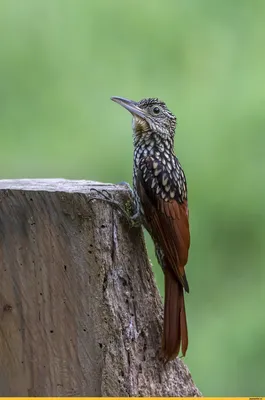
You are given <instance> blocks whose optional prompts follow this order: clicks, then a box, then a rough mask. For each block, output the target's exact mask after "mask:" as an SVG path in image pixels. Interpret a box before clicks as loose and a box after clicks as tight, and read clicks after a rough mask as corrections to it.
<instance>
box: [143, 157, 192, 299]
mask: <svg viewBox="0 0 265 400" xmlns="http://www.w3.org/2000/svg"><path fill="white" fill-rule="evenodd" d="M154 162H155V167H156V170H157V168H160V171H161V172H160V173H159V174H157V175H156V178H157V182H155V181H154V179H155V178H154V176H155V175H154V168H153V167H154ZM165 174H168V178H169V179H171V180H170V181H169V180H167V186H168V185H169V184H170V185H171V189H170V191H171V193H172V192H173V190H174V192H175V196H174V198H169V196H166V197H165V198H164V199H163V197H162V196H161V194H162V193H163V178H164V181H165V179H166V178H165ZM166 177H167V176H166ZM152 182H155V183H156V184H155V183H153V188H152ZM184 184H186V183H185V181H184ZM158 185H160V188H158V187H159V186H158ZM178 185H179V182H177V180H176V179H174V174H173V175H172V174H170V173H169V171H167V169H166V168H165V166H164V165H163V164H162V163H160V164H158V166H157V160H155V161H154V159H153V158H152V157H146V158H145V159H142V160H141V164H140V169H139V172H138V179H137V191H138V195H139V197H140V200H141V204H142V208H143V210H144V213H145V216H146V220H147V224H148V228H149V230H150V232H151V234H152V237H153V239H154V240H155V242H157V243H158V244H159V246H160V247H161V249H162V250H163V253H164V257H165V260H167V264H169V266H170V268H171V269H172V270H173V272H174V274H175V276H176V277H177V279H178V280H179V282H180V283H181V284H182V286H183V287H184V289H185V290H186V291H187V292H188V291H189V287H188V282H187V279H186V276H185V270H184V267H185V265H186V264H187V261H188V251H189V247H190V232H189V220H188V204H187V200H186V199H182V200H181V201H180V200H178V199H179V189H180V188H179V186H178ZM170 191H169V193H170ZM180 191H181V189H180Z"/></svg>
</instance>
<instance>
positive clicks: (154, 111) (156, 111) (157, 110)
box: [153, 107, 160, 115]
mask: <svg viewBox="0 0 265 400" xmlns="http://www.w3.org/2000/svg"><path fill="white" fill-rule="evenodd" d="M153 113H154V114H156V115H158V114H159V113H160V108H159V107H154V108H153Z"/></svg>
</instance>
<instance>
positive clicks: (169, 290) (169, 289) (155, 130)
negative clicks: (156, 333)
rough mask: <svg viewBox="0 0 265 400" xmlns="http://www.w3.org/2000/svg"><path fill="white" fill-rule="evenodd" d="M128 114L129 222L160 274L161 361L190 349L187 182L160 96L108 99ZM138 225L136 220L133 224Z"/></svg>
mask: <svg viewBox="0 0 265 400" xmlns="http://www.w3.org/2000/svg"><path fill="white" fill-rule="evenodd" d="M111 100H112V101H114V102H116V103H118V104H119V105H121V106H122V107H124V108H125V109H126V110H128V111H129V112H130V113H131V114H132V131H133V145H134V159H133V189H132V190H133V197H134V205H135V210H136V211H135V214H134V215H133V216H132V220H133V221H135V223H136V224H137V223H138V224H140V225H143V226H144V227H145V228H146V230H147V231H148V232H149V234H150V236H151V238H152V240H153V242H154V246H155V252H156V257H157V259H158V262H159V264H160V265H161V267H162V270H163V272H164V282H165V296H164V323H163V336H162V344H161V351H162V358H163V360H164V362H165V363H167V362H168V361H171V360H173V359H175V358H176V357H177V356H178V355H179V352H180V350H181V352H182V356H185V354H186V351H187V348H188V327H187V318H186V311H185V301H184V291H185V292H187V293H189V285H188V281H187V277H186V273H185V266H186V264H187V262H188V253H189V248H190V229H189V209H188V198H187V181H186V177H185V174H184V171H183V169H182V167H181V164H180V162H179V160H178V158H177V157H176V155H175V153H174V137H175V129H176V123H177V119H176V117H175V116H174V114H172V112H171V111H170V110H169V109H168V108H167V106H166V104H165V102H163V101H161V100H159V99H158V98H145V99H142V100H140V101H138V102H137V101H133V100H129V99H126V98H123V97H111ZM137 221H138V222H137Z"/></svg>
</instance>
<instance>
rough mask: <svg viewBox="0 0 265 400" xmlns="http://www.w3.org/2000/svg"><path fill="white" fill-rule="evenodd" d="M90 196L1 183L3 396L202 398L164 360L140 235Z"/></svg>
mask: <svg viewBox="0 0 265 400" xmlns="http://www.w3.org/2000/svg"><path fill="white" fill-rule="evenodd" d="M91 188H97V189H99V190H102V189H105V190H108V191H109V192H110V193H112V195H113V196H114V198H115V199H117V200H119V201H120V202H121V203H124V202H126V201H128V200H130V197H131V194H130V191H129V190H128V188H127V186H121V185H111V184H101V183H98V182H88V181H67V180H63V179H60V180H17V181H16V180H3V181H0V395H1V396H200V392H199V390H198V389H197V388H196V386H195V385H194V383H193V381H192V378H191V375H190V373H189V371H188V369H187V367H186V366H185V365H184V364H183V362H182V361H181V360H180V359H177V360H175V361H173V362H171V363H169V364H168V365H166V366H164V365H163V364H162V362H161V361H160V358H159V349H160V341H161V330H162V318H163V315H162V314H163V313H162V310H163V307H162V302H161V298H160V295H159V293H158V290H157V287H156V284H155V281H154V276H153V272H152V268H151V265H150V262H149V260H148V257H147V253H146V248H145V244H144V238H143V233H142V230H141V229H138V228H137V229H135V228H134V229H129V228H128V225H127V223H126V221H124V219H123V217H121V215H120V214H119V213H118V212H117V211H115V209H113V207H112V206H110V205H109V204H107V203H105V202H102V201H98V200H93V201H92V202H88V199H89V198H90V197H91V196H95V192H91Z"/></svg>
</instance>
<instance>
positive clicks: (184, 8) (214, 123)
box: [0, 0, 265, 396]
mask: <svg viewBox="0 0 265 400" xmlns="http://www.w3.org/2000/svg"><path fill="white" fill-rule="evenodd" d="M264 21H265V2H264V1H262V0H260V1H259V0H252V1H247V0H241V1H239V0H234V1H228V0H225V1H220V0H219V1H217V0H201V1H195V0H194V1H192V0H165V1H163V2H161V1H160V2H159V1H152V2H151V1H145V2H144V1H140V0H134V1H131V0H127V1H124V0H112V1H110V0H109V1H108V0H97V1H96V0H94V1H88V0H87V1H86V0H75V1H74V0H72V1H71V0H55V1H54V0H23V1H18V0H1V2H0V36H1V41H0V74H1V75H0V76H1V79H0V176H1V178H18V177H32V178H34V177H65V178H75V179H81V178H82V179H83V178H84V179H90V180H99V181H105V182H118V181H125V180H126V181H128V182H131V174H132V140H131V122H130V118H131V117H130V115H129V113H127V112H126V111H125V110H123V109H121V108H119V107H118V106H117V105H116V104H114V103H111V102H110V100H109V97H110V96H112V95H118V96H124V97H128V98H132V99H134V100H139V99H141V98H143V97H153V96H154V97H159V98H161V99H163V100H165V101H166V103H167V104H168V106H169V108H170V109H171V110H172V111H173V112H175V113H176V114H177V117H178V122H179V124H178V128H177V135H176V153H177V155H178V156H179V158H180V161H181V163H182V164H183V166H184V168H185V171H186V175H187V179H188V184H189V206H190V219H191V234H192V246H191V251H190V259H189V264H188V267H187V274H188V278H189V282H190V287H191V293H190V295H188V296H186V297H187V311H188V320H189V331H190V346H189V351H188V355H187V357H186V360H185V361H186V362H187V364H188V366H189V368H190V369H191V372H192V376H193V378H194V381H195V382H196V384H197V385H198V387H199V388H200V389H201V391H202V392H203V394H204V395H207V396H225V395H229V396H254V395H255V396H257V395H258V396H262V395H264V393H265V383H264V368H265V357H264V352H265V341H264V335H265V313H264V310H263V307H264V303H265V290H264V287H265V268H263V266H264V259H265V246H264V237H265V225H264V222H265V208H264V195H265V188H264V173H265V157H264V153H265V134H264V125H265V112H264V107H265V79H264V71H265V50H264V40H265V28H264ZM148 244H149V248H150V257H151V259H152V261H153V263H154V268H155V273H156V277H157V280H158V284H159V287H160V289H161V290H162V291H163V277H162V274H161V271H160V268H159V267H158V266H157V264H156V260H155V256H154V252H153V246H152V244H151V242H150V240H149V239H148Z"/></svg>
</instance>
